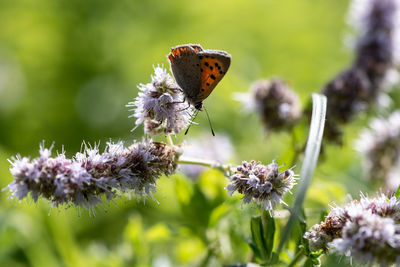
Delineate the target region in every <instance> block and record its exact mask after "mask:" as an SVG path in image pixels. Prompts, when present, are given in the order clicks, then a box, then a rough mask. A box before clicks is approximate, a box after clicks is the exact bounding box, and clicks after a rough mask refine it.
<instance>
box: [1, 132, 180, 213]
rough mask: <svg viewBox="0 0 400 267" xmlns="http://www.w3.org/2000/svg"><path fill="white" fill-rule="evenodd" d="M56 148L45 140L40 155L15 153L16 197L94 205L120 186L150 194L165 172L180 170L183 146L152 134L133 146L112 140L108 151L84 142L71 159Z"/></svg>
mask: <svg viewBox="0 0 400 267" xmlns="http://www.w3.org/2000/svg"><path fill="white" fill-rule="evenodd" d="M51 150H52V147H50V149H47V148H45V147H44V146H43V145H41V146H40V150H39V153H40V156H39V157H38V158H34V159H30V158H27V157H20V156H16V157H15V158H13V159H12V160H11V161H10V162H11V165H12V166H11V168H10V172H11V174H12V175H13V176H14V181H13V182H11V183H10V184H9V185H8V189H9V191H10V192H11V197H15V198H18V199H23V198H25V197H27V195H28V193H30V195H31V196H32V198H33V200H34V201H35V202H36V201H37V200H38V198H39V197H44V198H46V199H48V200H50V201H51V202H52V205H53V206H55V207H57V206H60V205H62V204H73V205H76V206H82V207H85V208H87V209H89V208H91V207H93V206H96V205H97V204H98V203H101V202H102V201H101V198H102V196H106V198H107V200H110V199H112V198H114V197H116V196H118V195H119V194H120V193H119V192H121V193H123V192H128V191H133V192H135V193H136V194H139V195H143V196H147V195H151V194H152V193H154V192H155V191H156V189H155V186H156V182H157V179H158V178H159V177H160V176H161V175H163V174H164V175H167V176H168V175H171V174H172V173H174V172H175V170H176V167H177V164H176V160H177V158H178V157H179V155H180V152H179V149H178V147H168V146H167V145H166V144H164V143H159V142H153V141H152V140H149V139H144V140H143V141H142V142H136V143H134V144H132V145H131V146H129V147H124V144H123V142H121V141H120V142H117V143H112V142H108V143H107V146H106V148H105V150H104V152H103V153H100V152H99V148H98V146H94V147H90V146H88V145H86V144H85V149H84V151H83V152H78V153H76V154H75V156H74V157H72V158H71V159H68V158H66V156H65V152H64V151H63V152H62V153H60V154H58V155H57V156H56V157H52V156H51V155H52V153H51Z"/></svg>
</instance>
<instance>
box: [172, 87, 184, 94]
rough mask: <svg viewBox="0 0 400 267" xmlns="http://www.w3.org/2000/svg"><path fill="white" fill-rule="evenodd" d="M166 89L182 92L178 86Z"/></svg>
mask: <svg viewBox="0 0 400 267" xmlns="http://www.w3.org/2000/svg"><path fill="white" fill-rule="evenodd" d="M168 89H169V90H171V91H180V92H182V93H183V90H182V89H181V88H179V87H176V88H168Z"/></svg>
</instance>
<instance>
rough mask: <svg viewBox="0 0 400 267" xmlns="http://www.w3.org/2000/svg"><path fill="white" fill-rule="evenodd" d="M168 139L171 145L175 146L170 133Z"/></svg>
mask: <svg viewBox="0 0 400 267" xmlns="http://www.w3.org/2000/svg"><path fill="white" fill-rule="evenodd" d="M167 141H168V144H169V145H170V146H174V141H172V137H171V135H170V134H168V135H167Z"/></svg>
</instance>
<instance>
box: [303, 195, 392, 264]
mask: <svg viewBox="0 0 400 267" xmlns="http://www.w3.org/2000/svg"><path fill="white" fill-rule="evenodd" d="M399 223H400V200H399V199H398V198H396V197H394V196H393V197H390V198H388V197H387V196H385V195H383V194H380V195H378V196H377V197H375V198H368V197H365V196H364V195H361V199H360V201H356V200H353V201H351V202H350V203H349V204H347V205H345V207H344V208H340V207H335V208H332V211H331V212H330V213H329V214H328V216H327V217H326V219H325V221H324V222H321V223H320V224H317V225H314V226H313V227H312V228H311V229H310V230H309V231H308V232H306V233H305V235H304V237H305V238H307V239H308V240H309V241H310V242H309V244H310V249H311V250H312V251H317V250H321V249H322V250H323V251H325V252H327V251H328V250H329V249H332V250H333V251H335V252H337V253H339V254H341V255H345V256H350V257H353V258H355V259H356V260H358V261H360V262H372V261H374V262H377V263H380V264H381V265H383V266H386V265H390V264H393V263H398V262H399V260H400V224H399Z"/></svg>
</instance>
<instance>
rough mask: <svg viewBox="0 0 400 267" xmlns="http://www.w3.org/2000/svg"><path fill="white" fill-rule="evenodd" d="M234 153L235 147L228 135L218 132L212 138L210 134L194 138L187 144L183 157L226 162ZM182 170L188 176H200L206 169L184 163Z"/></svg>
mask: <svg viewBox="0 0 400 267" xmlns="http://www.w3.org/2000/svg"><path fill="white" fill-rule="evenodd" d="M232 154H234V148H233V146H232V143H231V140H230V139H229V137H228V136H227V135H224V134H217V135H216V136H214V137H212V138H210V134H209V133H207V135H203V136H201V137H200V138H197V139H192V140H189V141H188V142H187V144H186V145H185V149H184V152H183V154H182V158H186V157H195V158H198V159H199V158H200V159H207V160H214V161H216V162H219V163H223V162H226V161H227V160H229V159H230V158H231V157H232ZM181 168H182V171H183V172H184V173H185V174H186V175H187V176H188V177H192V178H195V177H198V176H199V175H200V174H201V172H202V171H203V170H204V169H205V167H203V166H199V165H190V164H184V165H182V166H181Z"/></svg>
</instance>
